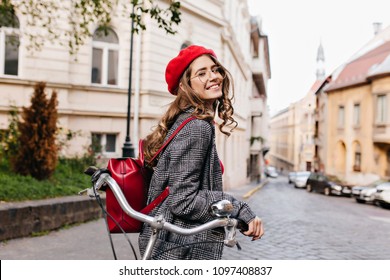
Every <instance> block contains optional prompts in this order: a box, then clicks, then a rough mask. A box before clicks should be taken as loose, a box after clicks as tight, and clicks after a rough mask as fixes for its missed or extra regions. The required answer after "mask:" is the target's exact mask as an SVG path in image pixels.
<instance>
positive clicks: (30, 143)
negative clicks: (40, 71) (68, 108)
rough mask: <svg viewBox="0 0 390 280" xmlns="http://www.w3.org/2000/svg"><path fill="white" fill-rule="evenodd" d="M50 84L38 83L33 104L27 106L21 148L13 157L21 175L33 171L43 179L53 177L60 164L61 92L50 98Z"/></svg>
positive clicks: (20, 126) (20, 136)
mask: <svg viewBox="0 0 390 280" xmlns="http://www.w3.org/2000/svg"><path fill="white" fill-rule="evenodd" d="M45 87H46V84H45V83H43V82H40V83H37V84H36V86H35V87H34V94H33V96H32V98H31V106H30V107H28V108H25V107H24V108H23V111H22V121H20V122H18V130H19V138H18V145H19V147H18V151H17V153H16V155H15V157H13V158H11V165H12V169H13V170H14V171H15V172H16V173H18V174H20V175H31V176H32V177H34V178H36V179H38V180H43V179H47V178H50V176H51V175H52V174H53V172H54V170H55V167H56V164H57V153H58V149H57V145H56V133H57V119H58V116H57V103H58V102H57V93H56V92H55V91H53V92H52V95H51V98H50V99H48V98H47V97H46V93H45Z"/></svg>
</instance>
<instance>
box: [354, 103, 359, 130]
mask: <svg viewBox="0 0 390 280" xmlns="http://www.w3.org/2000/svg"><path fill="white" fill-rule="evenodd" d="M353 125H354V126H360V104H358V103H357V104H355V105H353Z"/></svg>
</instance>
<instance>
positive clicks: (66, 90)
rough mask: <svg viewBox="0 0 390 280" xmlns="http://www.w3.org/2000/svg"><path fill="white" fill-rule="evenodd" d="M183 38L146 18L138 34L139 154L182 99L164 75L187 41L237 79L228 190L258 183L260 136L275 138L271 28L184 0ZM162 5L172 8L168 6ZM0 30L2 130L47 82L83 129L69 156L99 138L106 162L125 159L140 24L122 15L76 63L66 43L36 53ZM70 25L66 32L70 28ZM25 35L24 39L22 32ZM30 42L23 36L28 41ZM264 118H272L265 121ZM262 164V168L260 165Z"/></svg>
mask: <svg viewBox="0 0 390 280" xmlns="http://www.w3.org/2000/svg"><path fill="white" fill-rule="evenodd" d="M180 2H181V13H182V15H181V23H180V25H179V26H178V28H177V30H178V33H177V34H176V35H174V36H172V35H167V34H166V33H165V31H164V30H162V29H159V28H158V27H157V25H156V23H155V22H154V21H152V20H150V19H149V18H146V17H145V20H146V26H147V30H146V31H143V32H140V33H139V34H135V35H134V48H133V67H132V98H131V122H130V137H131V142H132V144H133V146H134V147H135V148H136V147H137V145H138V140H139V139H141V138H143V137H145V136H146V135H147V134H148V133H149V132H150V130H151V128H152V127H153V126H154V125H155V124H156V122H157V120H158V118H159V117H160V116H161V114H162V112H163V111H164V110H165V109H166V106H167V105H168V104H169V103H170V102H171V101H172V98H173V97H172V96H171V95H170V94H169V93H168V91H167V86H166V83H165V78H164V71H165V66H166V64H167V63H168V61H169V60H170V59H171V58H172V57H174V56H175V55H177V53H178V51H179V50H180V49H181V47H183V45H187V44H199V45H204V46H205V47H207V48H212V49H213V50H214V51H215V52H216V54H217V56H218V58H219V60H220V61H221V62H222V63H223V64H224V65H225V66H226V67H227V68H228V69H229V70H230V72H231V73H232V75H233V77H234V78H235V81H234V85H235V104H234V106H235V117H236V120H237V121H238V123H239V126H238V128H237V129H236V130H235V131H234V133H233V134H232V136H231V137H229V138H226V137H225V136H224V135H222V134H218V135H217V146H218V151H219V154H220V157H221V160H222V161H223V163H224V165H225V175H224V180H225V187H226V188H231V187H235V186H238V185H242V184H245V183H248V181H249V180H251V179H253V178H252V177H253V174H256V172H257V171H256V168H260V166H259V165H258V164H257V163H256V160H253V157H254V156H256V155H257V156H259V155H260V152H261V150H262V148H263V145H264V144H263V143H266V141H264V142H263V143H261V145H256V146H251V145H250V139H251V138H252V137H258V136H262V137H263V138H264V139H266V132H264V131H263V130H264V129H266V126H265V125H264V122H263V121H264V119H265V120H266V118H267V112H266V110H265V108H266V96H267V93H266V88H267V80H268V79H269V78H270V67H269V56H268V41H267V36H265V35H264V34H263V33H262V31H261V22H260V21H259V20H258V19H252V22H251V17H250V15H249V11H248V6H247V1H246V0H238V1H222V0H210V1H180ZM159 5H162V6H167V1H160V2H159ZM16 15H17V17H18V20H19V25H18V26H16V27H2V28H0V96H1V98H0V129H6V128H7V125H8V117H7V112H8V110H9V108H10V105H13V104H14V105H16V106H17V107H19V108H20V107H21V106H29V103H30V96H31V94H32V92H33V85H34V84H35V83H36V82H38V81H45V82H47V86H48V92H51V89H56V90H57V92H58V99H59V106H58V110H59V115H60V126H61V127H62V128H64V130H65V131H66V130H70V131H72V132H77V136H76V137H74V138H73V139H72V140H71V141H70V142H69V143H68V145H67V146H66V147H64V149H63V151H62V152H63V154H64V155H66V156H73V155H82V154H83V153H85V151H86V149H87V147H88V146H89V145H90V144H91V141H92V140H91V139H92V137H93V138H94V139H97V141H98V142H99V143H100V144H101V146H102V151H101V155H102V157H105V158H108V157H120V156H121V155H122V147H123V143H124V141H125V136H126V116H127V104H128V101H127V100H128V86H129V81H128V78H129V53H130V51H129V49H130V43H129V42H130V26H131V25H130V22H129V19H128V17H125V16H121V13H120V12H118V13H117V16H115V17H114V18H113V20H112V25H111V29H110V30H109V33H108V35H107V36H103V37H102V36H99V35H98V34H97V33H94V32H93V31H94V30H95V29H96V28H97V26H93V27H91V31H92V33H93V34H94V35H93V36H92V37H91V38H90V39H89V40H88V41H87V42H86V44H85V45H83V46H82V47H81V48H80V51H79V53H78V55H77V58H78V60H77V61H75V60H74V57H72V56H71V55H70V54H69V52H68V50H67V49H66V48H65V47H63V46H61V45H59V44H50V43H46V44H45V45H44V46H43V49H42V51H40V52H34V53H30V52H28V51H27V50H26V42H25V39H23V37H20V38H21V39H20V46H19V47H18V48H10V47H9V46H8V45H7V44H6V42H7V41H9V40H11V39H12V38H15V36H16V38H18V37H19V35H18V34H22V32H20V31H23V29H25V28H28V27H27V26H25V20H24V18H23V15H21V14H19V13H18V12H17V13H16ZM60 28H66V26H61V27H60ZM15 34H16V35H15ZM20 36H21V35H20ZM260 114H262V118H261V119H259V118H256V117H255V116H258V115H260ZM256 164H257V165H256Z"/></svg>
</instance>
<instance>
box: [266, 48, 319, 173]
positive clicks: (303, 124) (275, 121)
mask: <svg viewBox="0 0 390 280" xmlns="http://www.w3.org/2000/svg"><path fill="white" fill-rule="evenodd" d="M316 77H317V79H316V80H315V82H314V83H313V85H312V86H311V88H310V89H309V91H308V92H307V93H306V95H305V96H304V97H303V98H302V99H300V100H298V101H297V102H294V103H292V104H290V106H289V107H287V108H286V109H284V110H282V111H280V112H279V113H277V114H276V115H275V116H273V117H272V118H271V121H270V135H271V136H270V142H271V144H270V146H271V149H270V153H269V160H270V165H274V166H275V167H276V168H277V169H279V170H282V169H283V170H285V171H303V170H307V171H314V170H315V166H314V163H315V142H314V140H315V137H314V136H315V123H316V119H315V112H316V95H315V93H316V92H317V90H318V88H319V87H320V85H321V84H322V81H323V80H324V77H325V56H324V50H323V47H322V44H320V46H319V47H318V50H317V69H316Z"/></svg>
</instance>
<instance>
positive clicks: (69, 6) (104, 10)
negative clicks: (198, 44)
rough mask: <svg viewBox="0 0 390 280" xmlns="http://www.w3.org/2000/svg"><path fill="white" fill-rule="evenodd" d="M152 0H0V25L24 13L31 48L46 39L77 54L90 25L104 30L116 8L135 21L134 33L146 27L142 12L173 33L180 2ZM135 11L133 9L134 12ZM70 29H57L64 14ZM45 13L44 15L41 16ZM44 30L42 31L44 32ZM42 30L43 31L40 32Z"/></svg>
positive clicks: (178, 16) (34, 47) (38, 46)
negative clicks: (95, 25) (160, 3)
mask: <svg viewBox="0 0 390 280" xmlns="http://www.w3.org/2000/svg"><path fill="white" fill-rule="evenodd" d="M155 2H157V1H155V0H127V1H125V0H67V1H59V0H28V1H27V0H0V28H1V27H2V26H10V25H12V26H14V25H15V23H14V22H13V21H15V20H16V19H15V17H14V15H15V12H16V11H17V12H18V13H21V14H23V15H25V16H26V20H27V22H26V28H24V30H22V33H23V34H24V35H25V36H26V37H28V39H29V40H28V42H29V44H28V45H27V48H28V49H30V50H33V49H35V50H40V49H41V47H42V46H43V44H44V42H45V41H49V42H51V43H53V42H59V43H60V44H63V45H65V44H66V45H67V46H68V47H69V51H70V53H71V54H76V53H77V51H78V50H79V48H80V46H82V45H83V44H84V42H85V40H86V39H87V38H89V37H90V36H91V35H92V34H91V30H90V27H91V24H92V23H93V24H97V25H98V26H99V28H100V30H101V31H103V32H106V30H107V28H108V27H109V25H110V23H111V17H112V15H114V14H115V13H116V12H117V11H118V10H122V14H123V15H124V16H129V18H131V19H132V20H133V21H134V32H136V33H138V32H139V31H140V30H145V29H146V25H145V23H144V20H143V15H149V16H150V17H151V18H152V19H154V20H155V21H156V22H157V24H158V26H159V27H160V28H163V29H164V30H165V31H166V32H167V33H169V34H175V33H176V31H175V30H174V29H173V25H175V24H176V25H178V24H179V23H180V21H181V19H180V15H181V13H180V11H179V10H180V2H178V1H175V0H169V7H168V8H166V9H162V8H161V7H160V6H159V5H158V4H156V3H155ZM133 5H134V10H133ZM133 11H134V12H133ZM65 14H66V15H67V19H66V21H67V22H68V23H69V28H68V29H66V30H65V31H64V30H62V31H59V29H58V27H59V26H62V25H61V23H60V21H61V20H63V18H64V15H65ZM42 15H44V16H42ZM43 31H45V32H43ZM42 32H43V33H42Z"/></svg>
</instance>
